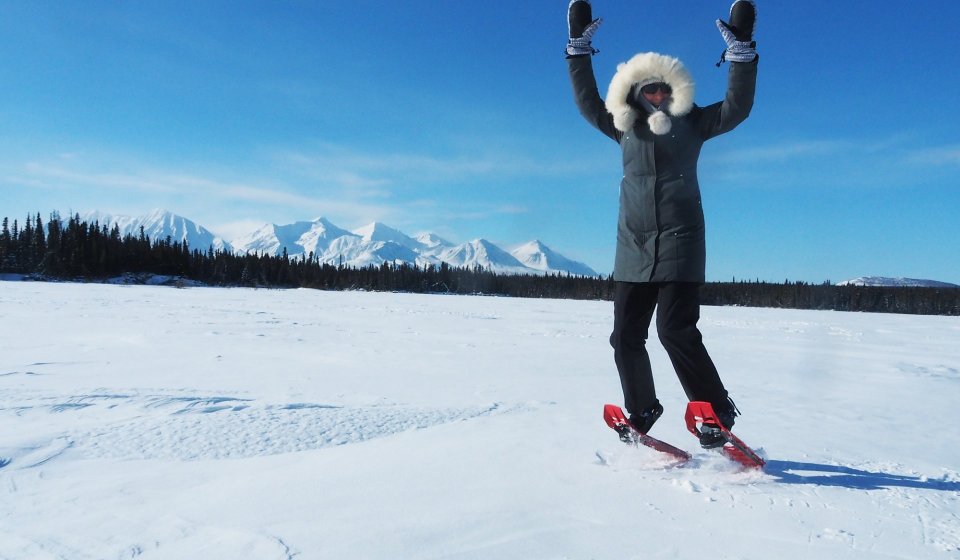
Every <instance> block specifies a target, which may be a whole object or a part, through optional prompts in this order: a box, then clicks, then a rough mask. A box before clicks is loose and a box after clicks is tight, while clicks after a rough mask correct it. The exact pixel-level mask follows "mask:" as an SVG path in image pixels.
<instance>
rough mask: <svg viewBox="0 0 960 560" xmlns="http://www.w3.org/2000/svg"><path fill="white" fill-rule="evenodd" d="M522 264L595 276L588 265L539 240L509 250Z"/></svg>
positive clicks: (533, 267)
mask: <svg viewBox="0 0 960 560" xmlns="http://www.w3.org/2000/svg"><path fill="white" fill-rule="evenodd" d="M510 254H511V255H513V256H514V257H515V258H516V259H517V260H518V261H520V262H521V263H522V264H523V265H524V266H526V267H529V268H532V269H535V270H542V271H549V270H565V271H567V272H569V273H571V274H578V275H581V276H596V275H597V273H596V272H595V271H594V270H593V269H592V268H590V267H589V266H587V265H585V264H583V263H580V262H577V261H572V260H570V259H568V258H566V257H564V256H563V255H561V254H560V253H557V252H556V251H554V250H552V249H550V248H549V247H547V246H546V245H544V244H543V243H541V242H540V240H535V241H531V242H529V243H526V244H524V245H521V246H520V247H517V248H516V249H514V250H513V251H511V252H510Z"/></svg>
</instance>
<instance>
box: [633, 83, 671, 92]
mask: <svg viewBox="0 0 960 560" xmlns="http://www.w3.org/2000/svg"><path fill="white" fill-rule="evenodd" d="M640 91H642V92H643V93H645V94H647V95H653V94H655V93H657V92H658V91H662V92H663V93H665V94H667V95H670V94H671V93H673V88H672V87H670V84H666V83H664V82H657V83H654V84H647V85H645V86H643V87H642V88H640Z"/></svg>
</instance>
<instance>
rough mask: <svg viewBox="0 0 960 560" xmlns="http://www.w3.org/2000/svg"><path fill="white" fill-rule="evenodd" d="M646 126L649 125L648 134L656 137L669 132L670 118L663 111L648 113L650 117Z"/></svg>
mask: <svg viewBox="0 0 960 560" xmlns="http://www.w3.org/2000/svg"><path fill="white" fill-rule="evenodd" d="M647 124H648V125H650V132H652V133H654V134H656V135H658V136H659V135H662V134H666V133H668V132H670V129H671V128H673V124H672V123H671V122H670V117H668V116H667V114H666V113H664V112H663V111H654V112H653V113H650V116H649V117H647Z"/></svg>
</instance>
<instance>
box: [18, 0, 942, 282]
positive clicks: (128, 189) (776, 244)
mask: <svg viewBox="0 0 960 560" xmlns="http://www.w3.org/2000/svg"><path fill="white" fill-rule="evenodd" d="M566 5H567V2H566V0H552V1H546V0H532V1H529V2H524V3H519V4H518V3H515V2H506V1H500V0H491V1H486V2H452V1H449V2H448V1H440V2H437V1H430V2H427V1H422V0H409V1H406V2H388V3H386V5H384V2H383V1H382V0H379V1H367V0H351V1H349V2H329V3H328V2H318V1H281V0H271V1H264V2H259V1H243V2H237V1H229V2H226V1H224V2H221V1H201V2H174V1H170V0H166V1H137V2H126V1H119V0H118V1H110V2H108V1H96V0H90V1H85V2H63V1H55V2H54V1H42V0H30V1H16V0H7V1H5V2H4V3H3V4H2V5H0V84H3V87H0V215H4V216H9V217H11V218H20V219H21V220H22V219H23V217H24V216H26V215H27V213H28V212H37V211H39V212H40V213H41V215H43V216H44V217H45V216H46V215H47V214H48V213H49V212H50V211H51V210H59V211H61V212H70V211H85V210H89V209H98V210H103V211H106V212H112V213H126V214H134V215H135V214H142V213H145V212H147V211H149V210H151V209H153V208H166V209H169V210H172V211H174V212H177V213H179V214H181V215H184V216H186V217H188V218H191V219H193V220H195V221H197V222H199V223H201V224H203V225H206V226H207V227H209V228H211V229H213V230H214V231H216V232H218V233H221V234H223V235H225V236H226V237H228V238H229V237H230V236H231V235H233V234H236V233H239V232H241V231H244V230H245V229H250V228H251V226H253V225H257V224H261V223H263V222H273V223H289V222H293V221H295V220H303V219H312V218H315V217H318V216H324V217H326V218H328V219H330V220H331V221H333V222H334V223H336V224H338V225H340V226H341V227H346V228H355V227H359V226H362V225H365V224H367V223H369V222H371V221H375V220H378V221H383V222H385V223H387V224H389V225H391V226H394V227H397V228H399V229H401V230H403V231H405V232H407V233H408V234H414V233H419V232H421V231H426V230H430V231H434V232H436V233H438V234H440V235H442V236H445V237H447V238H448V239H450V240H451V241H455V242H463V241H469V240H472V239H474V238H478V237H485V238H487V239H490V240H491V241H494V242H496V243H499V244H501V245H503V246H511V245H518V244H520V243H522V242H524V241H528V240H530V239H533V238H539V239H541V240H542V241H543V242H544V243H546V244H547V245H549V246H551V247H552V248H554V249H556V250H558V251H560V252H561V253H564V254H565V255H567V256H569V257H571V258H574V259H577V260H581V261H584V262H586V263H587V264H589V265H590V266H592V267H593V268H595V269H596V270H598V271H601V272H609V271H610V270H611V269H612V262H613V249H614V245H615V236H616V214H617V196H618V185H619V179H620V176H621V168H620V163H619V162H620V156H619V148H618V146H617V145H616V144H614V143H613V142H611V141H610V140H608V139H606V138H605V137H603V136H602V135H601V134H600V133H598V132H596V131H594V130H593V129H592V128H590V127H589V125H587V124H586V122H585V121H583V120H582V119H581V117H580V116H579V114H578V112H577V110H576V107H575V106H574V104H573V101H572V97H571V93H570V86H569V82H568V78H567V75H566V65H565V62H564V57H563V52H562V51H563V47H564V45H565V40H566V23H565V11H566ZM758 5H759V12H760V15H759V18H760V19H759V25H758V29H757V36H756V38H757V42H758V50H759V51H760V53H761V61H760V72H759V83H758V92H757V100H756V104H755V107H754V111H753V113H752V115H751V116H750V118H749V119H748V120H747V121H746V122H745V123H744V124H743V125H741V126H740V127H739V128H738V129H737V130H735V131H733V132H731V133H730V134H727V135H725V136H721V137H719V138H717V139H715V140H712V141H711V142H708V143H707V144H706V146H705V148H704V151H703V154H702V156H701V161H700V179H701V189H702V191H703V202H704V209H705V213H706V218H707V228H708V231H707V235H708V238H707V243H708V264H707V276H708V279H710V280H729V279H730V278H733V277H736V278H738V279H740V278H744V279H755V278H759V279H762V280H769V281H783V280H785V279H790V280H805V281H811V282H821V281H824V280H831V281H834V282H836V281H840V280H844V279H848V278H852V277H856V276H861V275H884V276H908V277H914V278H932V279H937V280H943V281H950V282H955V283H960V257H958V255H960V220H958V219H957V209H958V208H960V132H958V130H960V126H958V125H960V117H958V116H957V113H956V109H955V107H956V105H957V92H958V91H960V73H958V70H957V69H958V68H960V55H958V49H957V48H956V42H955V39H953V38H952V37H953V35H954V34H955V32H956V29H957V28H960V4H957V3H956V2H948V1H940V0H925V1H923V2H919V3H917V4H916V5H917V6H918V7H917V8H909V9H907V10H906V11H904V10H903V9H902V7H903V6H907V4H906V3H899V4H889V3H885V2H867V1H850V2H825V1H820V0H812V1H809V2H802V3H798V2H789V3H787V2H764V1H763V0H760V1H759V3H758ZM894 5H895V6H900V7H901V9H900V10H896V11H895V10H894V9H892V8H891V7H890V6H894ZM593 6H594V13H595V15H598V16H602V17H603V18H604V20H605V22H604V24H603V26H602V27H601V28H600V30H599V32H598V34H597V36H596V37H595V41H594V45H595V46H596V47H597V48H599V49H600V51H601V52H600V54H598V55H597V56H596V57H595V58H594V65H595V68H596V72H597V80H598V83H599V84H600V89H601V93H602V94H605V92H606V88H607V85H608V84H609V81H610V79H611V78H612V76H613V73H614V71H615V69H616V64H617V63H618V62H621V61H624V60H626V59H628V58H629V57H630V56H632V55H633V54H635V53H637V52H642V51H649V50H654V51H658V52H662V53H666V54H671V55H674V56H678V57H680V58H681V59H682V60H683V61H684V63H685V64H686V66H687V67H688V68H689V69H690V71H691V72H692V74H693V76H694V78H695V79H696V80H697V95H696V100H697V103H698V104H700V105H706V104H709V103H712V102H714V101H717V100H719V99H720V98H721V97H722V95H723V92H724V86H725V79H726V67H724V68H722V69H717V68H715V67H714V63H715V62H716V60H717V59H718V58H719V55H720V52H721V51H722V42H721V40H720V38H719V34H718V33H717V32H716V29H715V27H714V23H713V21H714V19H716V18H717V17H721V16H726V13H727V10H728V9H729V2H727V0H723V1H716V2H712V1H711V2H707V1H704V0H674V1H672V2H660V3H656V6H655V7H654V3H650V2H623V1H616V2H615V1H612V0H595V1H594V2H593Z"/></svg>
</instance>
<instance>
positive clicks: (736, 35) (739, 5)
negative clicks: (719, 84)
mask: <svg viewBox="0 0 960 560" xmlns="http://www.w3.org/2000/svg"><path fill="white" fill-rule="evenodd" d="M756 24H757V6H756V4H754V2H753V0H736V2H734V3H733V5H732V6H730V23H727V22H725V21H723V20H721V19H718V20H717V29H719V30H720V35H722V36H723V41H724V42H725V43H726V44H727V50H725V51H724V52H723V54H722V55H721V56H720V62H718V63H717V66H720V65H721V64H722V63H723V62H724V61H725V60H729V61H730V62H753V61H754V60H756V59H757V49H756V47H757V44H756V43H755V42H754V40H753V29H754V27H756Z"/></svg>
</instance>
